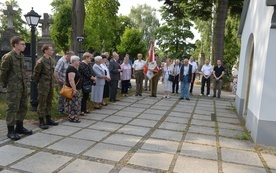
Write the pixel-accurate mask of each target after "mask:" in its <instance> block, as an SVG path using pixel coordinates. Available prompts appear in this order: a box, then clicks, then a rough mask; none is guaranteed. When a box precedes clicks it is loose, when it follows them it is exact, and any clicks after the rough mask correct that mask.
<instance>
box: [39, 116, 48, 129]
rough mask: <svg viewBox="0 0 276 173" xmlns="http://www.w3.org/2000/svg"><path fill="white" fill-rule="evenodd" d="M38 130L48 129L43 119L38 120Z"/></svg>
mask: <svg viewBox="0 0 276 173" xmlns="http://www.w3.org/2000/svg"><path fill="white" fill-rule="evenodd" d="M39 128H41V129H48V128H49V126H47V125H46V124H45V123H44V119H43V118H39Z"/></svg>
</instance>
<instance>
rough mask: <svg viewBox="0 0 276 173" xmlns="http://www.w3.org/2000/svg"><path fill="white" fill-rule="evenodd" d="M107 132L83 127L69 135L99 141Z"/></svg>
mask: <svg viewBox="0 0 276 173" xmlns="http://www.w3.org/2000/svg"><path fill="white" fill-rule="evenodd" d="M109 134H110V132H104V131H98V130H92V129H83V130H81V131H79V132H77V133H75V134H73V135H71V137H74V138H79V139H85V140H92V141H100V140H101V139H103V138H104V137H106V136H107V135H109Z"/></svg>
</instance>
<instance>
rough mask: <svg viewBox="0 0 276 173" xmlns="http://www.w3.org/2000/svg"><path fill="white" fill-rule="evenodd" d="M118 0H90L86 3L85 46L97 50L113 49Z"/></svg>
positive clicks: (114, 45)
mask: <svg viewBox="0 0 276 173" xmlns="http://www.w3.org/2000/svg"><path fill="white" fill-rule="evenodd" d="M119 5H120V4H119V2H118V0H90V1H88V2H87V3H86V5H85V8H86V17H85V25H84V28H85V47H86V48H89V47H92V48H94V49H95V50H98V51H105V50H110V49H114V48H115V47H116V43H115V39H116V37H115V32H114V31H115V27H116V23H117V21H118V16H117V11H118V9H119Z"/></svg>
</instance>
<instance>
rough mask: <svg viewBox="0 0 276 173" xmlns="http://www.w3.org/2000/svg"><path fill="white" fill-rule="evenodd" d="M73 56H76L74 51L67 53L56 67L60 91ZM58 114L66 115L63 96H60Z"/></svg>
mask: <svg viewBox="0 0 276 173" xmlns="http://www.w3.org/2000/svg"><path fill="white" fill-rule="evenodd" d="M72 55H75V53H74V52H73V51H68V52H66V55H65V56H63V57H61V58H60V59H59V60H58V62H57V65H56V67H55V71H54V76H55V78H56V81H57V83H58V84H59V86H58V89H59V91H60V89H61V88H62V86H63V84H64V83H65V75H66V70H67V68H68V66H69V64H70V58H71V56H72ZM58 112H59V113H60V114H64V97H62V96H61V95H58Z"/></svg>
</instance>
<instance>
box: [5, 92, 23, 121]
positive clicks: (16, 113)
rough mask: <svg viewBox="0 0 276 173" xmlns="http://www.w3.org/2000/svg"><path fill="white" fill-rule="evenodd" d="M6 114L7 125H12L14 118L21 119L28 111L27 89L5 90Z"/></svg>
mask: <svg viewBox="0 0 276 173" xmlns="http://www.w3.org/2000/svg"><path fill="white" fill-rule="evenodd" d="M6 96H7V104H8V109H7V114H6V122H7V125H8V126H14V125H15V124H16V120H19V121H23V120H24V118H25V116H26V114H27V111H28V93H27V91H21V92H19V91H16V92H7V94H6Z"/></svg>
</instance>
